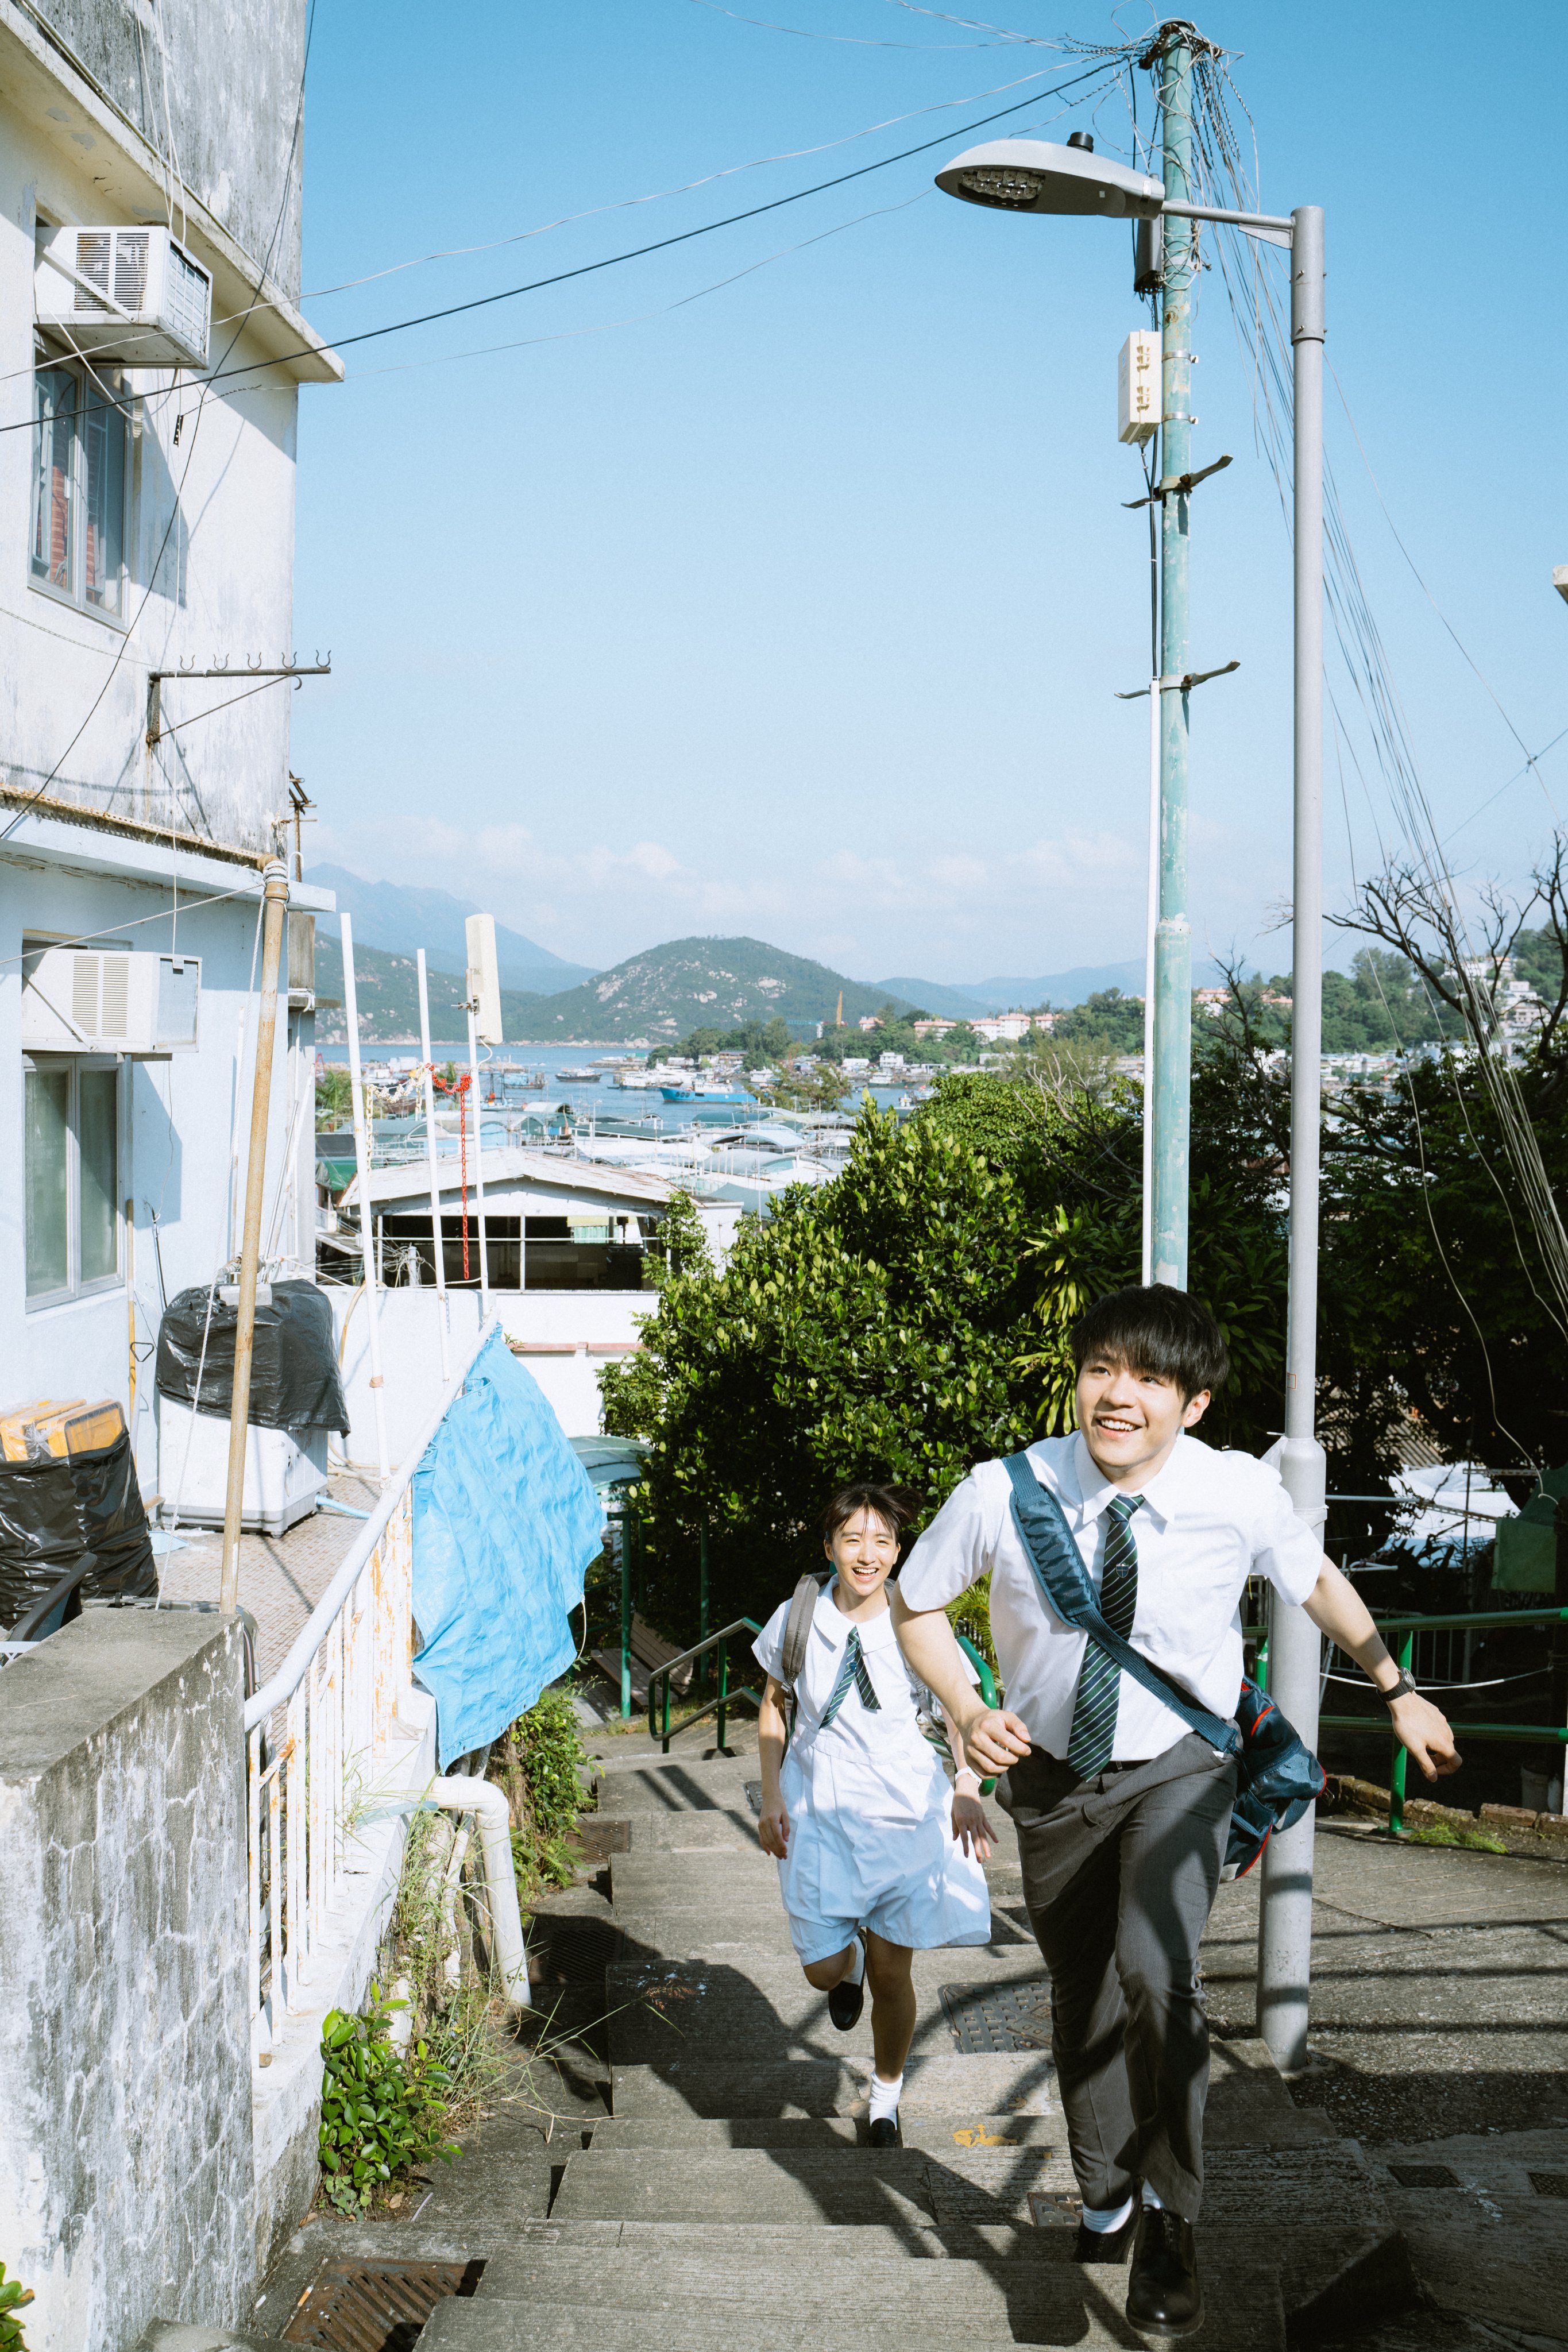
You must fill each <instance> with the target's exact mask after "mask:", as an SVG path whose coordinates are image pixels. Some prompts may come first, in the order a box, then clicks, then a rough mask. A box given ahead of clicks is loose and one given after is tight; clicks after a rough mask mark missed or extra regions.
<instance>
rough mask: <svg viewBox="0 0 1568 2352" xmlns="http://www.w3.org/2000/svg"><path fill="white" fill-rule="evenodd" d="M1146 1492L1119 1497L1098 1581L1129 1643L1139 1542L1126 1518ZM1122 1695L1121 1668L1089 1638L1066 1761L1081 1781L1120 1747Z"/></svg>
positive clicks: (1113, 1622)
mask: <svg viewBox="0 0 1568 2352" xmlns="http://www.w3.org/2000/svg"><path fill="white" fill-rule="evenodd" d="M1142 1500H1143V1497H1142V1495H1118V1496H1117V1497H1116V1500H1115V1501H1114V1502H1113V1503H1112V1504H1111V1506H1110V1511H1109V1512H1108V1513H1107V1516H1106V1528H1105V1566H1104V1570H1103V1571H1102V1573H1101V1576H1100V1615H1101V1616H1102V1617H1103V1618H1104V1620H1105V1622H1106V1623H1107V1624H1108V1625H1109V1626H1110V1630H1111V1632H1112V1633H1120V1634H1121V1638H1122V1640H1123V1641H1124V1642H1125V1641H1127V1640H1128V1639H1129V1638H1130V1636H1131V1632H1132V1620H1133V1618H1134V1616H1135V1615H1136V1614H1137V1611H1138V1546H1137V1545H1136V1543H1135V1542H1134V1541H1133V1539H1132V1530H1131V1528H1130V1527H1129V1526H1128V1524H1127V1523H1128V1521H1129V1520H1130V1519H1131V1517H1132V1514H1133V1512H1134V1511H1135V1510H1136V1509H1137V1508H1138V1506H1139V1504H1140V1503H1141V1502H1142ZM1120 1699H1121V1667H1120V1666H1119V1665H1118V1664H1116V1661H1115V1659H1114V1658H1108V1657H1107V1656H1106V1654H1105V1652H1104V1651H1103V1650H1102V1649H1101V1648H1100V1645H1099V1643H1096V1642H1094V1641H1090V1643H1089V1647H1088V1648H1087V1649H1086V1650H1085V1652H1084V1657H1083V1672H1082V1673H1081V1674H1080V1675H1079V1678H1078V1697H1077V1699H1076V1701H1075V1702H1074V1705H1073V1711H1072V1731H1071V1734H1070V1736H1069V1737H1068V1763H1069V1764H1070V1765H1071V1766H1072V1768H1073V1770H1074V1771H1075V1772H1076V1773H1077V1774H1078V1775H1079V1779H1080V1780H1094V1779H1096V1778H1097V1777H1098V1775H1099V1774H1100V1773H1101V1772H1103V1771H1104V1769H1105V1768H1106V1766H1107V1765H1108V1764H1109V1763H1110V1751H1111V1749H1112V1748H1114V1747H1115V1745H1116V1709H1117V1705H1118V1702H1119V1701H1120Z"/></svg>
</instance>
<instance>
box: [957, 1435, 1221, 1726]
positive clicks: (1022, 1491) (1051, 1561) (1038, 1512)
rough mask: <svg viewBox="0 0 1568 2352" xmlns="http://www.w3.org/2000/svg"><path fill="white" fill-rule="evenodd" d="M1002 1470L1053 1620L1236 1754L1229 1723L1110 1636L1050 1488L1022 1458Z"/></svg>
mask: <svg viewBox="0 0 1568 2352" xmlns="http://www.w3.org/2000/svg"><path fill="white" fill-rule="evenodd" d="M1003 1467H1004V1468H1005V1471H1006V1473H1007V1476H1008V1478H1009V1480H1010V1481H1011V1483H1012V1487H1013V1518H1014V1523H1015V1525H1016V1528H1017V1530H1018V1533H1019V1536H1020V1537H1021V1538H1022V1539H1023V1545H1024V1549H1025V1551H1026V1554H1027V1555H1028V1558H1029V1560H1030V1562H1031V1564H1032V1566H1033V1568H1034V1571H1035V1576H1036V1579H1037V1582H1038V1584H1039V1587H1040V1590H1041V1591H1042V1592H1043V1593H1044V1594H1045V1597H1046V1600H1047V1602H1048V1604H1049V1606H1050V1608H1051V1610H1052V1612H1054V1614H1055V1615H1056V1616H1058V1617H1059V1618H1060V1619H1061V1621H1062V1622H1063V1624H1064V1625H1070V1626H1072V1627H1073V1628H1074V1629H1075V1630H1076V1631H1077V1632H1079V1633H1087V1634H1088V1635H1089V1640H1090V1641H1091V1642H1093V1643H1096V1645H1097V1646H1098V1647H1099V1648H1100V1649H1101V1650H1103V1651H1104V1652H1105V1654H1106V1655H1107V1656H1108V1657H1110V1658H1113V1659H1114V1660H1115V1662H1116V1664H1118V1665H1119V1666H1120V1667H1121V1671H1122V1673H1123V1674H1127V1675H1131V1677H1132V1679H1133V1681H1134V1682H1135V1683H1138V1684H1141V1685H1142V1688H1143V1689H1144V1690H1146V1691H1149V1692H1150V1693H1152V1696H1154V1697H1155V1698H1157V1699H1159V1700H1161V1701H1162V1702H1163V1704H1164V1705H1165V1706H1168V1707H1169V1708H1170V1709H1171V1712H1172V1713H1173V1715H1179V1716H1180V1717H1181V1718H1182V1721H1183V1722H1184V1724H1185V1725H1186V1726H1187V1727H1188V1729H1189V1730H1191V1731H1195V1732H1196V1733H1197V1734H1198V1736H1199V1738H1203V1739H1206V1740H1207V1741H1208V1744H1209V1746H1210V1747H1211V1748H1215V1749H1216V1750H1217V1751H1218V1752H1219V1753H1220V1754H1222V1755H1226V1756H1235V1755H1237V1754H1238V1753H1239V1752H1240V1748H1241V1745H1242V1737H1241V1731H1240V1728H1239V1727H1238V1726H1237V1724H1236V1723H1235V1722H1234V1721H1226V1720H1223V1719H1222V1718H1221V1717H1219V1716H1217V1715H1211V1714H1210V1713H1209V1711H1208V1709H1207V1707H1205V1706H1199V1705H1198V1703H1197V1701H1196V1699H1194V1698H1190V1697H1189V1696H1187V1694H1186V1692H1185V1691H1184V1690H1183V1688H1182V1686H1181V1685H1180V1684H1179V1683H1178V1682H1176V1681H1175V1680H1174V1678H1173V1676H1172V1675H1167V1674H1166V1673H1165V1672H1164V1670H1163V1668H1162V1667H1160V1666H1157V1665H1155V1664H1154V1662H1153V1660H1152V1658H1146V1657H1145V1656H1144V1655H1143V1654H1142V1651H1141V1650H1135V1649H1134V1648H1133V1647H1132V1644H1131V1642H1125V1641H1123V1639H1122V1637H1121V1634H1120V1633H1112V1631H1111V1629H1110V1626H1109V1625H1108V1624H1107V1623H1106V1622H1105V1620H1104V1618H1103V1617H1102V1616H1101V1615H1100V1605H1099V1603H1098V1601H1096V1599H1095V1595H1094V1586H1093V1584H1092V1583H1091V1581H1090V1580H1089V1570H1087V1569H1086V1568H1085V1566H1084V1564H1083V1555H1082V1553H1081V1552H1080V1551H1079V1548H1078V1543H1077V1540H1076V1538H1075V1537H1074V1535H1073V1532H1072V1529H1071V1528H1069V1527H1068V1523H1067V1515H1066V1513H1065V1512H1064V1511H1063V1509H1062V1507H1061V1505H1060V1503H1059V1502H1058V1500H1057V1498H1056V1496H1055V1495H1054V1494H1053V1493H1052V1492H1051V1490H1050V1488H1049V1487H1048V1486H1046V1485H1045V1484H1044V1482H1043V1481H1042V1480H1040V1479H1038V1478H1037V1477H1036V1475H1035V1473H1034V1471H1033V1470H1032V1469H1031V1467H1030V1466H1029V1460H1028V1456H1027V1454H1008V1455H1007V1456H1006V1458H1005V1462H1004V1464H1003Z"/></svg>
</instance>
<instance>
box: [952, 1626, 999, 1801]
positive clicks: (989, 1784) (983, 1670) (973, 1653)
mask: <svg viewBox="0 0 1568 2352" xmlns="http://www.w3.org/2000/svg"><path fill="white" fill-rule="evenodd" d="M958 1646H959V1648H960V1649H961V1650H962V1651H963V1654H964V1656H965V1657H966V1658H967V1659H968V1660H969V1663H970V1664H971V1665H972V1666H973V1668H974V1671H975V1674H976V1675H977V1677H978V1680H979V1684H980V1696H981V1697H982V1698H983V1699H984V1701H985V1704H986V1706H989V1707H998V1706H1001V1704H1002V1694H1001V1692H1000V1691H999V1690H998V1689H997V1687H996V1677H995V1675H994V1674H993V1673H992V1671H991V1669H990V1667H989V1666H988V1665H987V1664H986V1663H985V1661H984V1658H983V1657H982V1656H981V1654H980V1653H979V1651H978V1650H977V1649H976V1648H975V1646H974V1644H973V1642H972V1641H971V1640H970V1638H969V1636H968V1634H967V1633H960V1634H959V1635H958ZM995 1786H996V1776H995V1774H994V1773H993V1774H992V1776H991V1778H990V1779H989V1780H982V1782H981V1783H980V1793H981V1795H982V1796H983V1797H988V1796H989V1795H990V1794H991V1791H992V1790H993V1789H994V1787H995Z"/></svg>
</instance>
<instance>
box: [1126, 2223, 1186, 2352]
mask: <svg viewBox="0 0 1568 2352" xmlns="http://www.w3.org/2000/svg"><path fill="white" fill-rule="evenodd" d="M1127 2319H1128V2324H1129V2326H1132V2327H1137V2328H1140V2329H1142V2332H1143V2333H1144V2334H1145V2335H1147V2336H1190V2335H1191V2334H1192V2332H1193V2330H1194V2327H1201V2326H1203V2320H1204V2291H1203V2288H1202V2286H1201V2285H1200V2284H1199V2282H1198V2261H1197V2255H1196V2252H1194V2246H1193V2225H1192V2223H1191V2222H1190V2221H1183V2219H1182V2217H1181V2215H1180V2214H1179V2213H1172V2212H1169V2211H1167V2210H1166V2209H1165V2208H1164V2207H1163V2206H1160V2205H1145V2206H1144V2208H1143V2210H1142V2212H1141V2213H1140V2214H1139V2216H1138V2234H1137V2242H1136V2244H1135V2245H1134V2247H1133V2250H1132V2275H1131V2278H1130V2279H1129V2280H1128V2283H1127Z"/></svg>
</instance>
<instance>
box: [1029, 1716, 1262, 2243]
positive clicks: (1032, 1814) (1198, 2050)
mask: <svg viewBox="0 0 1568 2352" xmlns="http://www.w3.org/2000/svg"><path fill="white" fill-rule="evenodd" d="M1235 1794H1236V1766H1235V1764H1234V1762H1233V1761H1232V1760H1231V1759H1230V1758H1228V1757H1221V1758H1216V1756H1215V1751H1214V1749H1213V1748H1211V1747H1210V1746H1209V1744H1208V1742H1207V1741H1206V1740H1205V1739H1200V1738H1199V1737H1198V1735H1197V1734H1196V1732H1188V1733H1186V1734H1185V1735H1184V1738H1181V1739H1179V1740H1178V1741H1177V1742H1176V1744H1175V1746H1174V1747H1173V1748H1167V1749H1166V1751H1165V1753H1164V1755H1163V1756H1156V1757H1154V1758H1153V1759H1152V1760H1150V1761H1147V1762H1144V1763H1138V1764H1112V1765H1110V1767H1109V1768H1108V1769H1106V1770H1105V1771H1104V1772H1102V1773H1100V1776H1099V1778H1098V1779H1096V1780H1079V1776H1078V1774H1077V1773H1076V1772H1075V1771H1074V1770H1073V1769H1072V1767H1071V1766H1070V1765H1068V1764H1065V1763H1063V1762H1062V1761H1061V1760H1060V1759H1059V1758H1058V1757H1055V1756H1051V1755H1047V1752H1046V1750H1045V1749H1044V1748H1032V1749H1031V1750H1030V1752H1029V1754H1028V1755H1027V1756H1026V1757H1024V1758H1022V1759H1020V1761H1019V1762H1018V1763H1016V1764H1015V1765H1014V1767H1013V1769H1012V1770H1011V1771H1010V1772H1009V1773H1008V1774H1007V1775H1006V1777H1005V1779H1004V1780H1002V1781H1001V1782H1000V1783H999V1785H998V1787H997V1791H996V1799H997V1802H998V1803H999V1804H1000V1805H1002V1806H1003V1807H1004V1809H1005V1811H1007V1812H1008V1813H1010V1814H1011V1816H1012V1819H1013V1825H1014V1828H1015V1829H1016V1832H1017V1833H1018V1854H1019V1859H1020V1861H1021V1862H1022V1864H1023V1868H1024V1900H1025V1902H1026V1904H1027V1906H1028V1910H1029V1921H1030V1925H1031V1926H1032V1927H1033V1928H1034V1931H1035V1938H1036V1941H1037V1943H1038V1945H1039V1947H1040V1949H1041V1951H1042V1952H1043V1953H1044V1955H1045V1959H1046V1966H1047V1969H1049V1970H1050V1977H1051V2054H1052V2057H1053V2058H1054V2059H1055V2061H1056V2068H1057V2081H1058V2088H1059V2090H1060V2093H1061V2102H1062V2111H1063V2114H1064V2116H1065V2117H1066V2120H1067V2129H1068V2149H1069V2151H1070V2153H1071V2157H1072V2166H1073V2170H1074V2172H1075V2173H1076V2175H1077V2177H1078V2184H1079V2191H1080V2192H1081V2194H1082V2197H1083V2201H1084V2203H1085V2204H1086V2205H1089V2206H1092V2207H1095V2208H1097V2209H1099V2210H1101V2211H1104V2210H1108V2209H1109V2208H1110V2207H1112V2206H1117V2205H1121V2204H1122V2203H1124V2202H1125V2200H1127V2199H1128V2198H1129V2197H1131V2196H1132V2195H1133V2194H1134V2193H1135V2192H1136V2189H1137V2186H1138V2183H1139V2182H1140V2181H1142V2180H1146V2181H1148V2182H1149V2184H1150V2186H1151V2187H1152V2189H1153V2190H1154V2191H1155V2194H1156V2195H1157V2196H1158V2197H1159V2198H1160V2200H1161V2201H1162V2203H1163V2204H1165V2205H1168V2206H1169V2207H1170V2208H1171V2210H1172V2211H1173V2212H1175V2213H1180V2214H1183V2215H1184V2217H1185V2218H1186V2219H1187V2220H1188V2221H1191V2220H1193V2219H1194V2217H1195V2216H1196V2213H1197V2210H1198V2206H1199V2204H1200V2202H1201V2200H1202V2197H1203V2180H1204V2097H1205V2093H1206V2091H1207V2089H1208V2074H1209V2042H1208V2020H1207V2018H1206V2016H1205V2012H1204V2001H1203V1993H1202V1990H1201V1989H1200V1987H1199V1985H1198V1981H1197V1954H1198V1942H1199V1938H1200V1937H1202V1935H1203V1932H1204V1928H1205V1926H1206V1924H1207V1921H1208V1916H1209V1910H1210V1907H1211V1906H1212V1905H1213V1902H1214V1898H1215V1889H1216V1887H1217V1886H1218V1885H1219V1874H1220V1868H1221V1865H1222V1864H1223V1863H1224V1860H1225V1849H1226V1835H1227V1832H1228V1830H1229V1826H1230V1808H1231V1801H1232V1800H1233V1798H1234V1796H1235Z"/></svg>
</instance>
